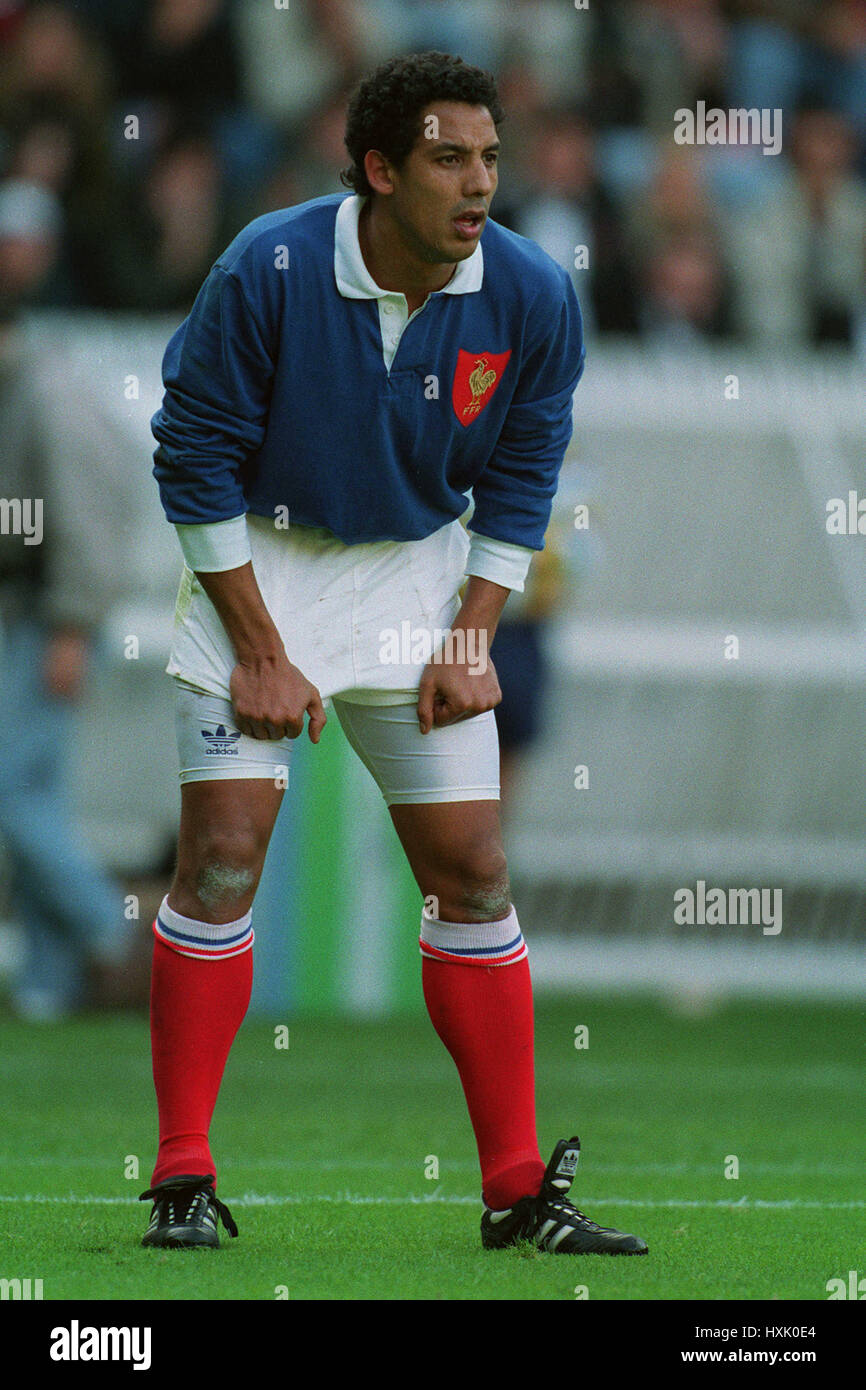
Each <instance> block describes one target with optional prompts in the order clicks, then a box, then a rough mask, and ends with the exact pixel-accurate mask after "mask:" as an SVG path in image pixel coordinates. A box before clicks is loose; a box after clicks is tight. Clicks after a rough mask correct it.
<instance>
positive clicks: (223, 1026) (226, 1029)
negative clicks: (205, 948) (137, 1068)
mask: <svg viewBox="0 0 866 1390" xmlns="http://www.w3.org/2000/svg"><path fill="white" fill-rule="evenodd" d="M252 984H253V953H252V950H246V951H243V952H241V954H240V955H236V956H229V957H228V958H227V959H225V960H202V959H197V958H196V957H194V956H182V955H179V954H178V952H177V951H173V950H172V949H171V947H169V946H166V945H164V944H163V942H162V941H160V940H159V939H156V940H155V941H154V945H153V977H152V982H151V991H150V1030H151V1047H152V1052H153V1081H154V1085H155V1087H156V1100H157V1106H158V1108H159V1154H158V1156H157V1160H156V1167H155V1168H154V1170H153V1178H152V1179H151V1186H155V1185H156V1183H159V1182H164V1181H165V1179H166V1178H173V1177H180V1176H181V1174H185V1173H186V1174H193V1173H195V1174H202V1175H204V1174H206V1173H213V1174H214V1176H216V1168H215V1166H214V1161H213V1158H212V1157H211V1151H210V1145H209V1144H208V1130H209V1128H210V1122H211V1116H212V1115H213V1111H214V1106H215V1105H216V1099H217V1094H218V1092H219V1088H220V1082H221V1081H222V1076H223V1071H224V1070H225V1064H226V1060H227V1058H228V1055H229V1050H230V1049H231V1045H232V1043H233V1042H234V1039H235V1034H236V1033H237V1031H238V1029H239V1028H240V1026H241V1023H242V1022H243V1019H244V1015H245V1014H246V1011H247V1008H248V1006H249V1002H250V992H251V990H252Z"/></svg>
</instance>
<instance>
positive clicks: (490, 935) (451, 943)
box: [421, 907, 525, 962]
mask: <svg viewBox="0 0 866 1390" xmlns="http://www.w3.org/2000/svg"><path fill="white" fill-rule="evenodd" d="M425 945H426V946H430V947H432V948H433V949H434V950H436V951H442V952H445V953H447V954H448V955H453V956H458V957H460V958H461V959H464V960H466V961H467V962H471V961H473V960H476V961H484V960H494V961H495V960H498V959H500V958H502V957H504V956H510V955H512V953H513V952H515V951H520V950H521V949H522V948H523V949H525V942H524V940H523V933H522V932H521V930H520V923H519V922H518V920H517V913H516V911H515V910H514V908H513V907H512V909H511V911H510V912H509V914H508V916H507V917H503V918H501V920H500V921H498V922H442V921H440V920H439V918H437V917H430V916H429V915H428V914H427V912H426V910H425V911H424V913H423V914H422V917H421V949H422V951H423V949H424V946H425Z"/></svg>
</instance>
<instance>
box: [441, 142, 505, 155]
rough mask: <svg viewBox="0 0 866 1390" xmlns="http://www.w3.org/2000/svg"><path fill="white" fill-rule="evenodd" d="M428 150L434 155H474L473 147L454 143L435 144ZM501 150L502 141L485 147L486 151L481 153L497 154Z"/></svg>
mask: <svg viewBox="0 0 866 1390" xmlns="http://www.w3.org/2000/svg"><path fill="white" fill-rule="evenodd" d="M428 148H429V149H430V150H431V151H432V153H434V154H444V153H445V152H446V151H451V152H453V153H454V154H471V153H472V147H471V146H470V145H458V144H456V143H455V142H454V141H441V142H434V143H433V144H432V145H430V146H428ZM501 148H502V144H501V141H499V140H495V141H493V142H492V143H491V144H489V145H485V146H484V149H483V150H482V151H481V153H482V154H491V153H496V152H497V151H498V150H500V149H501Z"/></svg>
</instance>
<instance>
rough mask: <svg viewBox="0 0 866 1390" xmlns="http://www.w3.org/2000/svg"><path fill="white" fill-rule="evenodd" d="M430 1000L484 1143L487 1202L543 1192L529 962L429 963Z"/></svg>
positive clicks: (495, 1204)
mask: <svg viewBox="0 0 866 1390" xmlns="http://www.w3.org/2000/svg"><path fill="white" fill-rule="evenodd" d="M423 982H424V998H425V1000H426V1003H427V1009H428V1011H429V1014H430V1019H431V1021H432V1023H433V1027H434V1028H435V1029H436V1032H437V1033H438V1034H439V1036H440V1038H441V1039H442V1041H443V1043H444V1044H445V1046H446V1047H447V1049H448V1051H449V1052H450V1053H451V1056H452V1057H453V1058H454V1061H455V1063H456V1064H457V1070H458V1072H459V1073H460V1080H461V1082H462V1084H463V1092H464V1095H465V1096H466V1104H467V1106H468V1107H469V1118H470V1119H471V1121H472V1128H473V1129H474V1131H475V1138H476V1141H477V1143H478V1157H479V1159H480V1162H481V1181H482V1191H483V1196H484V1201H485V1203H486V1205H487V1206H488V1207H491V1208H492V1209H493V1210H494V1211H502V1210H504V1209H505V1208H506V1207H511V1206H513V1205H514V1203H515V1202H517V1201H519V1200H520V1198H521V1197H527V1196H530V1195H534V1194H535V1193H536V1192H538V1190H539V1188H540V1187H541V1180H542V1178H543V1177H544V1163H543V1162H542V1159H541V1155H540V1154H539V1152H538V1140H537V1137H536V1132H535V1063H534V1055H533V1048H534V1041H533V1010H532V983H531V980H530V976H529V961H528V960H527V959H526V958H525V956H524V958H523V960H519V961H517V962H516V963H514V964H510V965H497V966H485V965H476V964H467V963H466V962H464V961H460V962H459V963H453V962H451V961H444V960H436V959H433V958H432V957H431V956H428V955H426V954H425V955H424V963H423Z"/></svg>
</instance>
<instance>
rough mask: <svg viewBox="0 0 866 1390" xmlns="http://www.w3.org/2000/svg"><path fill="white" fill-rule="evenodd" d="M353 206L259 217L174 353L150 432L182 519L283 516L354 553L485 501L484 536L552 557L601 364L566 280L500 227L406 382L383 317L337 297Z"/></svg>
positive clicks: (434, 299)
mask: <svg viewBox="0 0 866 1390" xmlns="http://www.w3.org/2000/svg"><path fill="white" fill-rule="evenodd" d="M350 197H351V195H350ZM346 201H347V200H346V198H344V197H343V195H339V194H338V195H334V196H329V197H326V198H319V199H315V200H314V201H313V202H310V203H305V204H302V205H300V206H298V207H294V208H288V209H283V210H281V211H279V212H274V213H269V214H267V215H266V216H264V217H260V218H257V219H256V221H254V222H252V223H251V224H250V225H249V226H248V227H247V228H246V229H245V230H244V231H243V232H241V233H240V235H239V236H238V237H237V238H236V239H235V240H234V241H233V242H232V244H231V245H230V246H229V247H228V249H227V250H226V251H225V253H224V254H223V255H222V256H221V257H220V259H219V260H218V261H217V262H216V264H215V266H214V267H213V269H212V271H211V272H210V274H209V276H208V278H207V280H206V281H205V283H204V285H203V286H202V289H201V291H200V292H199V295H198V297H197V298H196V301H195V304H194V305H193V308H192V311H191V313H190V315H189V317H188V318H187V319H186V320H185V321H184V323H183V324H182V325H181V326H180V328H179V329H178V330H177V332H176V333H175V334H174V336H173V337H172V339H171V341H170V343H169V345H168V348H167V350H166V354H165V359H164V364H163V376H164V381H165V387H166V392H165V398H164V401H163V404H162V407H161V409H160V410H159V411H158V412H157V413H156V415H155V416H154V418H153V422H152V428H153V433H154V435H155V437H156V439H157V440H158V442H159V447H158V448H157V451H156V454H155V463H154V473H155V475H156V478H157V480H158V482H159V487H160V495H161V498H162V502H163V506H164V508H165V511H166V514H167V516H168V518H169V520H170V521H173V522H175V523H178V524H179V525H180V526H181V527H183V526H186V525H199V524H208V523H211V524H212V523H219V522H225V521H228V520H229V519H231V518H235V517H241V516H242V515H243V514H244V513H245V512H247V511H249V512H253V513H255V514H258V515H261V516H271V517H272V516H274V514H275V509H277V508H282V507H285V508H288V513H289V518H290V521H291V522H293V523H298V524H301V525H308V526H323V527H326V528H327V529H328V530H330V531H331V532H332V533H333V534H334V535H335V536H337V537H339V538H340V539H341V540H342V541H344V542H345V543H346V544H354V543H360V542H364V541H378V540H388V539H390V540H416V539H420V538H421V537H423V536H427V535H430V534H431V533H432V532H433V531H435V530H438V529H439V528H440V527H441V526H443V525H445V524H447V523H448V522H450V521H453V520H454V519H455V518H457V517H459V516H461V515H463V513H464V512H465V510H466V507H467V495H466V494H467V492H468V490H469V489H470V488H471V489H472V493H473V500H474V508H475V510H474V514H473V517H472V520H471V522H470V529H471V530H472V531H474V532H476V533H477V534H478V535H479V536H483V537H489V538H491V539H492V540H494V541H498V542H503V543H506V544H511V545H516V546H523V547H528V548H530V549H533V550H540V549H542V547H543V543H544V542H543V538H544V532H545V530H546V527H547V523H548V520H549V516H550V508H551V501H552V498H553V495H554V493H555V491H556V484H557V477H558V473H559V469H560V466H561V463H562V459H563V455H564V453H565V449H566V447H567V444H568V441H569V439H570V437H571V431H572V397H573V394H574V390H575V387H576V385H577V382H578V381H579V379H580V375H581V373H582V370H583V362H584V346H583V332H582V324H581V318H580V310H579V307H578V303H577V298H576V296H575V293H574V290H573V287H572V284H571V280H570V278H569V276H568V275H567V274H566V272H565V271H564V270H563V269H562V268H561V267H560V266H558V265H557V264H556V263H555V262H554V261H553V260H552V259H551V258H550V257H549V256H547V255H546V253H545V252H543V251H542V250H541V249H540V248H539V247H538V246H536V245H535V244H534V243H533V242H530V241H528V240H526V239H525V238H523V237H520V236H517V235H516V234H515V233H512V232H509V231H508V230H506V229H505V228H504V227H501V226H499V225H498V224H497V223H495V222H492V221H488V223H487V225H486V227H485V229H484V233H483V235H482V237H481V246H480V253H479V251H476V253H475V255H474V256H473V258H470V259H471V260H474V259H475V256H479V257H483V273H481V274H479V275H478V276H476V277H475V278H474V280H473V283H472V287H471V288H470V289H469V290H467V291H466V292H461V293H458V292H449V290H450V289H451V287H449V286H446V287H445V289H444V290H443V291H439V292H435V293H433V294H431V295H430V296H429V298H428V300H427V301H426V303H425V304H424V305H423V306H422V308H421V309H420V310H418V311H417V313H416V314H415V315H413V316H412V318H411V319H410V320H409V322H408V324H407V325H406V327H405V329H404V331H403V333H402V336H401V337H400V339H399V345H398V346H397V349H396V353H395V354H394V356H393V360H392V361H391V365H390V369H389V368H388V366H387V365H386V360H387V358H388V354H387V353H385V355H384V357H383V338H382V329H381V325H380V315H379V311H378V308H377V304H376V301H375V300H374V299H371V298H350V297H347V295H346V294H344V293H341V292H340V289H339V287H338V274H337V271H336V268H335V229H336V224H337V217H338V212H339V210H340V208H341V207H343V205H344V203H345V202H346ZM356 201H357V200H356ZM467 264H468V263H467V262H464V263H462V264H461V265H460V266H458V273H459V272H460V271H461V270H463V269H464V268H465V266H466V265H467ZM456 278H457V277H456V276H455V280H456ZM383 293H384V292H383Z"/></svg>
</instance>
